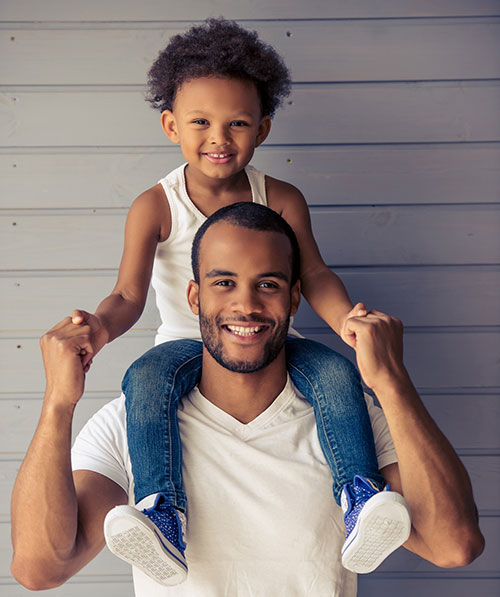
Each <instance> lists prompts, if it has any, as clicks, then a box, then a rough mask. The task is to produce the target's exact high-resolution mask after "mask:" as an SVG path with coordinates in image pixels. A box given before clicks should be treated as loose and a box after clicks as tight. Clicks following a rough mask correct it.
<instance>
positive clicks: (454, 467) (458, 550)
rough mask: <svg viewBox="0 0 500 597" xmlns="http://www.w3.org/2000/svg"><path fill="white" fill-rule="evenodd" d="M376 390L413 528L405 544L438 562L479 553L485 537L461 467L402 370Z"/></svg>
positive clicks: (455, 562) (453, 562)
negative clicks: (478, 524)
mask: <svg viewBox="0 0 500 597" xmlns="http://www.w3.org/2000/svg"><path fill="white" fill-rule="evenodd" d="M375 392H376V395H377V397H378V399H379V401H380V404H381V406H382V408H383V410H384V413H385V416H386V418H387V422H388V425H389V429H390V431H391V436H392V438H393V441H394V446H395V449H396V453H397V456H398V465H399V475H400V478H401V489H402V492H403V494H404V496H405V498H406V500H407V501H408V504H409V506H410V510H411V515H412V523H413V527H414V530H413V532H412V535H411V537H410V539H409V541H408V544H407V545H406V547H408V549H410V550H412V551H415V552H416V553H418V554H419V555H421V556H422V557H424V558H426V559H429V560H430V561H432V562H433V563H435V564H437V565H439V566H445V567H454V566H461V565H466V564H467V563H469V562H470V561H472V560H473V559H474V558H475V557H477V556H478V555H479V554H480V553H481V551H482V549H483V547H484V543H483V538H482V536H481V534H480V532H479V529H478V526H477V510H476V507H475V504H474V500H473V495H472V487H471V484H470V480H469V476H468V474H467V472H466V470H465V467H464V466H463V464H462V463H461V461H460V459H459V458H458V456H457V454H456V453H455V451H454V449H453V447H452V446H451V444H450V443H449V441H448V440H447V439H446V437H445V436H444V435H443V434H442V433H441V431H440V430H439V428H438V427H437V425H436V424H435V422H434V421H433V419H432V418H431V416H430V415H429V413H428V412H427V410H426V409H425V407H424V405H423V403H422V401H421V400H420V398H419V396H418V394H417V392H416V390H415V388H414V386H413V384H412V383H411V380H410V379H409V377H408V375H407V374H406V372H405V371H402V372H401V375H400V376H399V377H398V379H394V380H393V383H387V384H385V385H384V386H382V387H380V388H377V389H376V390H375Z"/></svg>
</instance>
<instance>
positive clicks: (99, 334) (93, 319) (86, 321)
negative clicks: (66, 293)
mask: <svg viewBox="0 0 500 597" xmlns="http://www.w3.org/2000/svg"><path fill="white" fill-rule="evenodd" d="M71 322H72V323H73V324H74V325H87V326H89V328H90V347H89V349H84V350H82V352H81V353H80V356H81V359H82V367H83V370H84V372H85V373H87V371H88V370H89V369H90V365H92V359H93V358H94V357H95V355H96V354H97V353H98V352H99V351H100V350H101V348H102V347H103V346H104V345H105V344H106V343H107V342H108V339H109V334H108V330H107V329H106V328H105V326H104V325H103V323H102V322H101V320H100V319H99V317H98V316H97V315H95V314H93V313H88V312H87V311H84V310H83V309H75V310H74V311H73V313H72V314H71Z"/></svg>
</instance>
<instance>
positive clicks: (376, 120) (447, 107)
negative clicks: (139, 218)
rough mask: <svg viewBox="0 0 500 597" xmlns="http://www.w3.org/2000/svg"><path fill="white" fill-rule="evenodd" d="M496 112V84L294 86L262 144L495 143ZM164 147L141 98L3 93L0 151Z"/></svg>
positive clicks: (137, 94) (126, 93) (499, 133)
mask: <svg viewBox="0 0 500 597" xmlns="http://www.w3.org/2000/svg"><path fill="white" fill-rule="evenodd" d="M290 102H291V103H290ZM499 105H500V82H497V81H492V82H490V81H479V82H465V83H455V82H442V83H440V82H433V83H386V84H384V83H374V84H368V83H365V84H362V83H358V84H356V83H353V84H339V85H328V84H321V85H298V86H296V87H294V89H293V92H292V95H291V98H290V100H289V102H288V103H287V104H286V107H285V109H284V110H282V111H281V112H279V114H277V116H276V118H275V121H274V125H273V129H272V131H271V134H270V136H269V138H268V140H267V143H268V144H311V143H313V144H314V143H316V144H318V143H319V144H325V143H327V144H328V143H429V142H448V143H450V142H452V143H453V142H459V141H461V142H463V141H467V142H472V141H478V142H483V141H498V140H500V111H499V110H498V106H499ZM75 106H79V110H78V118H75ZM40 113H43V115H44V118H39V117H38V115H39V114H40ZM311 114H314V115H315V118H314V119H311V118H310V115H311ZM96 119H97V122H98V123H99V124H98V126H96ZM124 123H126V126H124ZM164 143H165V141H164V135H163V133H162V131H161V129H160V126H159V116H158V114H156V113H155V112H153V110H151V109H150V108H148V106H147V105H146V103H145V102H144V98H143V93H142V92H141V91H139V90H129V89H128V88H122V87H116V88H115V89H114V91H109V90H98V89H93V88H87V89H86V90H82V91H78V90H76V89H75V90H72V91H68V90H67V89H66V88H61V89H57V91H55V90H54V91H49V90H47V89H46V88H44V87H41V88H39V89H37V90H36V91H35V90H33V91H32V90H27V89H23V88H21V89H19V90H17V91H16V90H14V89H12V88H9V90H8V91H4V93H3V94H2V95H1V96H0V147H11V148H14V147H19V146H24V147H47V146H51V147H55V146H73V147H74V146H111V147H113V146H115V147H123V146H130V145H133V146H144V147H151V146H155V145H159V146H162V145H164Z"/></svg>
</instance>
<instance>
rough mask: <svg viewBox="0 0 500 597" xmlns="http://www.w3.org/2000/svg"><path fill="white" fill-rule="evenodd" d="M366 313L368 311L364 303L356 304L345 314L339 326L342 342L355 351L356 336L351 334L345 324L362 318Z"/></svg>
mask: <svg viewBox="0 0 500 597" xmlns="http://www.w3.org/2000/svg"><path fill="white" fill-rule="evenodd" d="M367 313H368V310H367V308H366V306H365V304H364V303H356V304H355V305H354V307H353V308H352V309H351V310H350V311H349V313H347V314H346V316H345V317H344V321H343V322H342V324H341V326H340V334H339V335H340V337H341V338H342V340H343V341H344V342H345V343H346V344H347V345H348V346H350V347H351V348H354V349H356V334H355V333H354V332H352V331H351V330H350V329H349V328H348V326H347V322H348V321H349V320H350V319H352V318H353V317H364V316H365V315H366V314H367Z"/></svg>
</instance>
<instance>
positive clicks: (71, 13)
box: [1, 0, 500, 22]
mask: <svg viewBox="0 0 500 597" xmlns="http://www.w3.org/2000/svg"><path fill="white" fill-rule="evenodd" d="M498 14H500V7H499V3H498V0H474V2H470V0H404V1H402V0H378V1H377V2H367V1H366V0H349V2H345V1H344V0H310V1H309V2H307V3H304V2H301V1H300V0H292V1H290V0H273V1H272V2H266V1H265V0H252V2H251V3H246V2H234V1H232V0H209V1H208V2H207V1H206V0H205V1H204V0H185V1H184V2H172V3H167V4H166V3H165V2H163V1H162V0H143V1H142V2H140V3H139V2H134V0H122V2H120V8H119V10H118V9H117V5H116V2H115V1H114V0H88V1H87V2H85V4H82V3H81V2H78V0H66V1H65V2H64V3H61V2H59V1H58V0H45V1H44V2H43V4H40V3H39V2H37V0H3V2H2V12H1V16H2V19H3V20H5V21H20V22H33V21H56V22H61V21H87V22H88V21H111V22H113V21H116V22H123V21H159V20H160V21H165V20H183V19H189V20H191V19H193V20H195V19H197V20H201V19H204V18H206V17H209V16H212V17H218V16H220V15H224V16H225V17H226V18H228V19H255V18H260V19H283V18H285V19H290V18H293V19H310V18H311V17H314V18H317V19H327V18H347V19H349V18H384V17H409V18H412V17H427V16H430V17H447V16H452V17H458V16H481V15H498Z"/></svg>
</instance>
